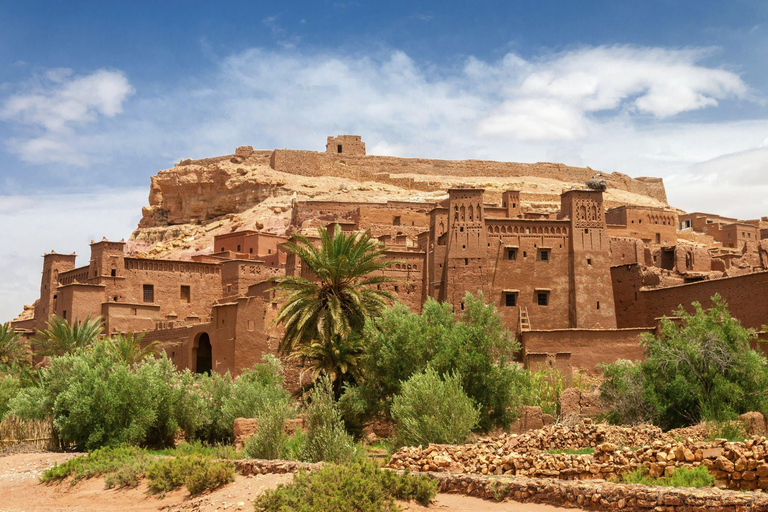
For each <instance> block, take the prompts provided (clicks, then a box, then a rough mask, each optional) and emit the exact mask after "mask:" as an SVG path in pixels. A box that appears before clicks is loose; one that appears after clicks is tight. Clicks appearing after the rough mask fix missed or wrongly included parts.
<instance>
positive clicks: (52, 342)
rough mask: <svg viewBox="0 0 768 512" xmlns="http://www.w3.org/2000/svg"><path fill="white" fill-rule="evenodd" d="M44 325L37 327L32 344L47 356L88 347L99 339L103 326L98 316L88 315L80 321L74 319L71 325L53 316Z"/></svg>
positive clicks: (69, 352)
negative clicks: (44, 326)
mask: <svg viewBox="0 0 768 512" xmlns="http://www.w3.org/2000/svg"><path fill="white" fill-rule="evenodd" d="M46 326H47V329H43V330H39V329H38V331H37V334H36V335H35V338H34V339H33V340H32V344H33V345H34V346H35V349H36V352H37V353H38V354H40V355H42V356H49V357H50V356H62V355H65V354H71V353H72V352H74V351H75V350H76V349H78V348H84V347H90V346H91V345H93V344H94V343H96V341H97V340H98V339H99V337H100V336H101V333H102V330H103V328H104V324H103V323H102V321H101V317H100V316H97V317H96V318H94V319H91V316H90V315H88V317H87V318H86V319H85V320H84V321H83V322H82V323H81V322H80V321H79V320H75V321H74V322H73V323H72V325H69V322H67V321H66V320H65V319H63V318H61V317H60V316H53V317H51V319H50V320H48V322H46Z"/></svg>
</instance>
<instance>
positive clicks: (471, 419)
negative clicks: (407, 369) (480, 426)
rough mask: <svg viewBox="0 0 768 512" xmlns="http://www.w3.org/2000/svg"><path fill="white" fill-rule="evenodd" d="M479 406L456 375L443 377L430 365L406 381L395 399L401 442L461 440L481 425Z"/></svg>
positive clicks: (458, 441)
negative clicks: (467, 393) (465, 391)
mask: <svg viewBox="0 0 768 512" xmlns="http://www.w3.org/2000/svg"><path fill="white" fill-rule="evenodd" d="M479 416H480V413H479V411H478V408H477V407H476V406H475V405H474V404H473V403H472V399H470V398H469V397H468V396H467V395H466V394H465V393H464V390H463V389H462V388H461V383H460V382H459V379H458V377H456V376H455V375H447V376H445V379H444V380H443V379H441V378H440V376H439V375H438V374H437V372H436V371H434V370H432V369H431V368H430V369H427V370H426V371H425V372H424V373H418V374H416V375H414V376H413V377H411V378H410V379H409V380H408V381H407V382H405V383H404V384H403V387H402V392H401V394H400V395H397V396H396V397H395V399H394V401H393V403H392V419H394V420H395V422H396V423H397V438H398V444H401V445H411V446H416V445H424V446H426V445H427V444H429V443H438V444H461V443H463V442H464V441H466V439H467V437H468V436H469V434H470V433H471V432H472V429H474V428H475V427H476V426H477V422H478V419H479Z"/></svg>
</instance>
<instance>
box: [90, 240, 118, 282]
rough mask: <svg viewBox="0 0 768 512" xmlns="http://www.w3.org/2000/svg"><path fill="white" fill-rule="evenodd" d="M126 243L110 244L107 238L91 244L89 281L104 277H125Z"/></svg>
mask: <svg viewBox="0 0 768 512" xmlns="http://www.w3.org/2000/svg"><path fill="white" fill-rule="evenodd" d="M124 248H125V242H124V241H122V240H121V241H119V242H110V241H109V240H107V239H106V238H104V239H102V240H101V242H91V264H90V267H89V269H88V279H89V281H91V282H93V280H96V279H100V278H103V277H124V276H123V275H122V274H123V271H124V269H125V254H124V252H123V249H124Z"/></svg>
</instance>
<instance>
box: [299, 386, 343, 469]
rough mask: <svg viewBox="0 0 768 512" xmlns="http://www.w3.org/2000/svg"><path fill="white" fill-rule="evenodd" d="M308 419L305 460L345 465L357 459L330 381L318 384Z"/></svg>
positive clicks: (313, 393)
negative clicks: (344, 463)
mask: <svg viewBox="0 0 768 512" xmlns="http://www.w3.org/2000/svg"><path fill="white" fill-rule="evenodd" d="M306 415H307V419H306V425H307V435H306V438H305V442H304V457H303V458H304V459H305V460H308V461H310V462H321V461H325V462H337V463H341V462H349V461H351V460H352V459H354V457H355V455H356V448H355V443H354V439H353V438H352V436H351V435H349V434H348V433H347V431H346V429H345V428H344V421H343V420H342V419H341V414H340V413H339V409H338V407H337V406H336V403H335V401H334V396H333V386H332V383H331V380H330V379H329V378H327V377H321V378H320V379H319V380H318V381H317V382H316V384H315V388H314V389H313V390H312V392H311V393H310V396H309V404H308V405H307V408H306Z"/></svg>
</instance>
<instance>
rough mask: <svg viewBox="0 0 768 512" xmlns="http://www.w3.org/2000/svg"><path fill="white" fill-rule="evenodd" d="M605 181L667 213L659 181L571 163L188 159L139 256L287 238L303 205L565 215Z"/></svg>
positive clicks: (293, 155)
mask: <svg viewBox="0 0 768 512" xmlns="http://www.w3.org/2000/svg"><path fill="white" fill-rule="evenodd" d="M593 176H598V177H601V178H603V179H605V180H607V181H608V183H609V188H608V190H607V192H606V196H605V199H606V206H608V207H612V206H617V205H621V204H637V205H649V206H663V205H665V204H666V194H665V192H664V185H663V183H662V182H661V180H660V179H658V178H630V177H629V176H626V175H623V174H619V173H611V174H604V173H600V172H598V171H595V170H593V169H590V168H588V167H587V168H579V167H568V166H565V165H562V164H550V163H538V164H518V163H508V162H485V161H478V160H469V161H446V160H426V159H406V158H394V157H378V156H365V155H357V156H352V155H344V157H343V158H342V157H341V155H339V156H336V155H330V154H326V153H316V152H310V151H292V150H275V151H269V150H266V151H259V150H256V151H254V150H253V149H252V148H250V147H242V148H238V149H237V151H236V153H235V154H233V155H226V156H222V157H216V158H208V159H203V160H184V161H181V162H179V163H178V164H176V166H174V167H173V168H172V169H167V170H164V171H160V172H159V173H158V174H157V175H156V176H154V177H152V184H151V188H150V193H149V206H148V207H145V208H144V209H143V212H142V213H143V218H142V220H141V222H140V223H139V227H138V229H137V230H136V231H134V233H133V234H132V236H131V238H130V240H129V243H128V250H129V251H130V253H132V254H139V255H142V254H143V255H148V256H152V257H162V258H174V259H186V258H189V257H191V256H192V255H194V254H200V253H206V252H210V247H211V244H212V242H213V237H214V236H215V235H218V234H224V233H229V232H231V231H234V230H238V229H257V230H264V231H269V232H273V233H278V234H281V233H284V232H285V230H286V228H287V227H288V224H289V221H290V218H291V205H292V202H293V201H294V200H299V201H301V200H310V199H311V200H321V201H367V202H385V201H388V200H398V201H403V200H407V201H435V200H440V199H443V198H445V197H447V189H448V188H451V187H457V186H466V185H470V186H476V187H482V188H484V189H485V190H486V191H487V192H488V196H487V197H488V198H489V200H490V201H495V200H498V199H499V198H500V196H501V192H502V191H504V190H509V189H518V190H520V191H521V201H522V203H523V208H524V209H529V210H530V209H536V210H550V211H556V210H557V209H558V208H559V204H560V198H559V195H560V193H561V192H562V191H563V190H565V189H568V188H571V187H576V186H581V185H583V183H584V181H586V179H589V178H590V177H593Z"/></svg>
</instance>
